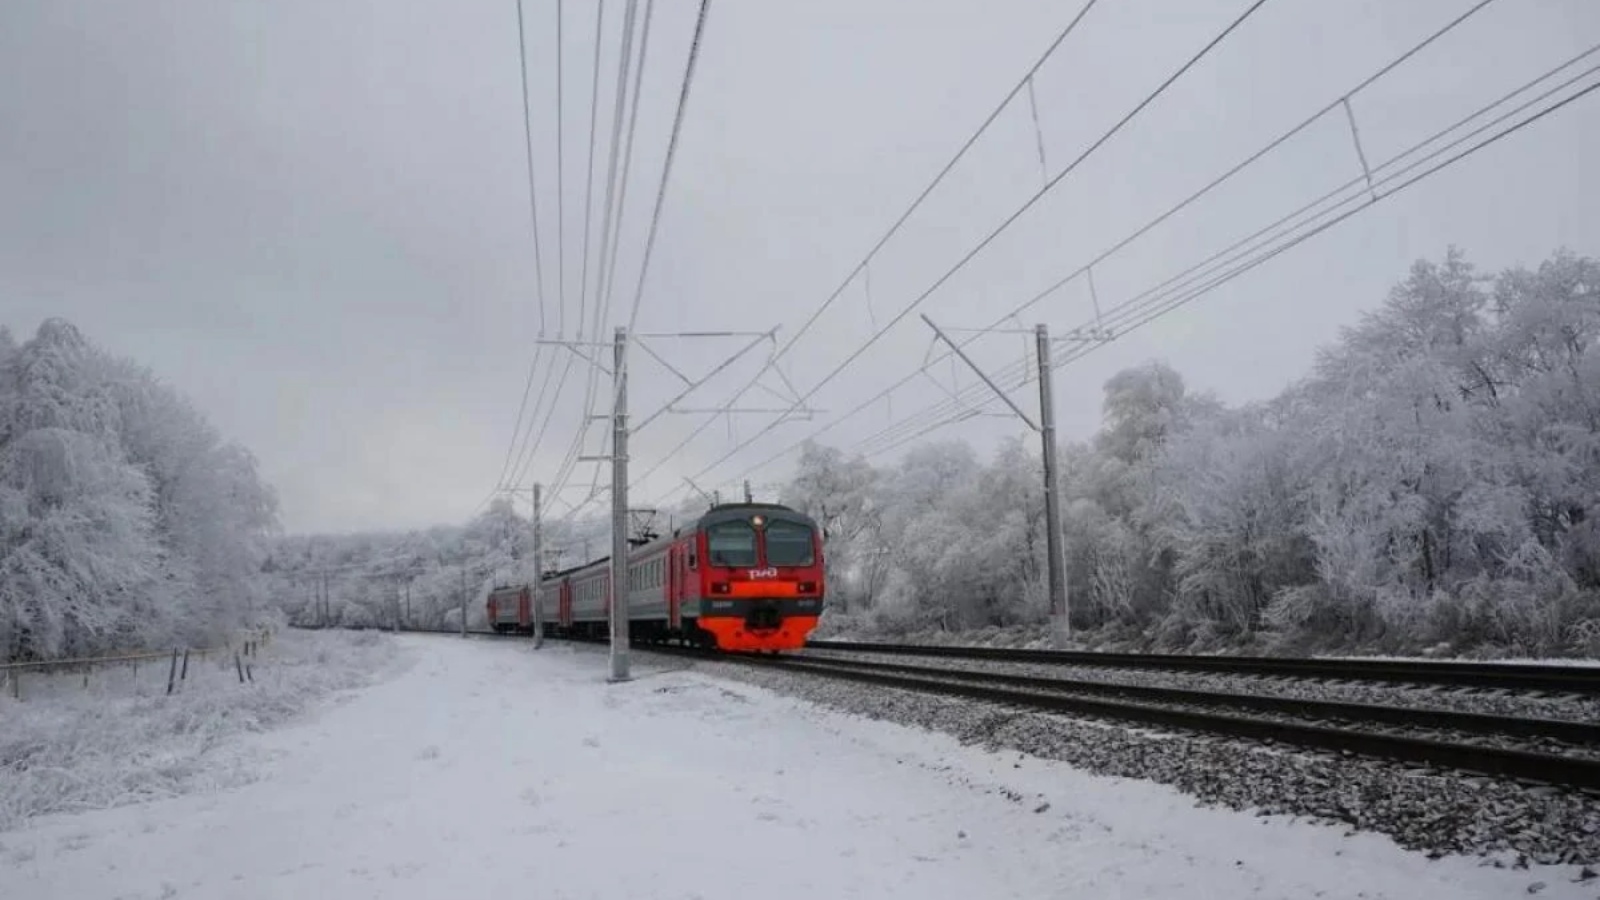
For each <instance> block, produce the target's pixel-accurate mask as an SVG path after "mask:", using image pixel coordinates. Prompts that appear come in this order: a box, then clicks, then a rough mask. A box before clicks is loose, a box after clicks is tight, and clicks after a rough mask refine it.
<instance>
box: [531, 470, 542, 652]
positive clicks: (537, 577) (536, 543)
mask: <svg viewBox="0 0 1600 900" xmlns="http://www.w3.org/2000/svg"><path fill="white" fill-rule="evenodd" d="M543 496H544V495H543V486H542V485H540V484H538V483H535V484H534V486H533V646H534V649H538V648H540V647H543V646H544V610H543V609H541V606H542V604H541V603H540V602H539V583H540V582H541V581H543V580H544V546H543V542H542V541H541V540H540V534H539V514H540V509H539V507H540V506H541V505H542V503H541V501H542V500H543Z"/></svg>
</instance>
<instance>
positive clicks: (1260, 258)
mask: <svg viewBox="0 0 1600 900" xmlns="http://www.w3.org/2000/svg"><path fill="white" fill-rule="evenodd" d="M1595 53H1600V44H1597V45H1595V46H1593V47H1591V48H1590V49H1588V50H1586V51H1584V52H1583V53H1581V54H1579V55H1578V56H1576V57H1574V58H1572V59H1571V60H1568V61H1567V62H1565V63H1562V64H1561V65H1560V66H1558V67H1556V68H1555V69H1552V70H1550V71H1549V72H1547V73H1545V74H1544V75H1541V76H1540V77H1539V78H1537V79H1535V80H1534V81H1532V82H1529V83H1528V84H1526V85H1524V86H1522V87H1520V88H1518V89H1517V90H1515V91H1513V92H1512V93H1511V94H1508V95H1506V96H1504V97H1502V98H1500V99H1498V100H1496V101H1494V102H1493V103H1490V104H1488V105H1486V106H1484V107H1481V108H1479V109H1478V110H1476V111H1475V112H1473V113H1472V114H1471V115H1469V116H1467V117H1466V118H1464V119H1461V120H1459V121H1457V122H1456V123H1454V124H1452V125H1451V126H1449V127H1448V128H1446V129H1443V130H1441V131H1439V132H1436V133H1434V134H1433V135H1431V136H1429V137H1428V138H1426V139H1424V140H1423V141H1421V142H1418V143H1417V144H1414V145H1412V146H1411V147H1409V148H1407V149H1406V150H1404V151H1402V152H1401V153H1399V154H1397V155H1395V156H1394V157H1391V158H1390V159H1389V160H1387V161H1385V162H1384V163H1382V164H1380V165H1379V166H1377V167H1374V168H1373V169H1372V176H1373V177H1372V179H1371V180H1370V182H1369V179H1368V177H1367V176H1366V175H1363V176H1359V177H1357V178H1354V179H1351V180H1350V181H1348V182H1346V183H1345V184H1343V185H1341V186H1340V187H1339V188H1336V189H1335V190H1334V191H1331V192H1329V193H1328V194H1325V195H1323V197H1321V198H1318V199H1317V200H1315V201H1312V203H1310V204H1307V205H1306V206H1304V207H1301V208H1300V209H1299V210H1296V211H1295V212H1294V213H1291V214H1289V215H1288V216H1285V217H1283V218H1280V219H1279V220H1278V221H1277V222H1274V223H1273V224H1272V225H1269V226H1267V227H1266V228H1264V229H1261V230H1258V231H1257V232H1255V233H1253V234H1252V235H1250V236H1248V237H1246V238H1244V239H1241V240H1240V241H1237V242H1235V243H1234V244H1233V245H1231V246H1230V247H1228V248H1226V249H1224V250H1223V251H1220V252H1219V253H1216V254H1213V255H1212V256H1211V257H1208V258H1207V259H1206V260H1202V261H1201V262H1200V263H1197V264H1196V265H1194V266H1192V267H1190V268H1189V269H1188V270H1185V271H1184V272H1183V273H1180V274H1179V275H1177V276H1174V277H1173V278H1169V279H1168V280H1167V281H1165V282H1163V283H1162V284H1160V285H1157V286H1156V287H1155V288H1152V289H1150V290H1147V291H1145V292H1143V293H1141V294H1138V295H1136V296H1134V297H1132V298H1130V299H1129V300H1128V301H1125V302H1124V303H1122V304H1119V305H1118V306H1116V307H1113V310H1112V312H1111V313H1110V314H1108V315H1107V316H1106V320H1107V321H1110V322H1111V323H1112V327H1114V328H1119V329H1120V331H1119V334H1126V333H1127V332H1129V331H1132V330H1134V329H1136V328H1139V327H1142V326H1143V325H1146V324H1149V323H1150V322H1153V321H1155V320H1156V319H1158V318H1160V317H1161V316H1163V315H1166V314H1167V313H1170V312H1172V311H1173V310H1175V309H1178V308H1179V307H1181V306H1184V305H1187V304H1188V303H1190V302H1192V301H1194V300H1195V299H1198V298H1199V297H1201V296H1204V295H1205V294H1207V293H1209V292H1211V291H1212V290H1214V289H1216V288H1217V287H1220V286H1221V285H1223V284H1226V283H1228V282H1229V281H1232V280H1233V279H1234V278H1237V277H1238V276H1240V275H1242V274H1244V273H1246V272H1248V271H1251V270H1252V269H1254V268H1256V267H1257V266H1259V265H1261V264H1263V263H1265V262H1267V261H1269V260H1271V259H1274V258H1276V257H1277V256H1278V255H1279V254H1281V253H1284V252H1286V251H1288V250H1290V249H1292V248H1294V247H1296V246H1298V245H1300V244H1301V243H1304V242H1305V241H1307V240H1309V239H1310V238H1312V237H1314V236H1316V235H1318V234H1321V233H1322V232H1324V231H1327V230H1328V229H1330V228H1332V227H1334V226H1335V225H1338V224H1340V223H1341V222H1344V221H1345V220H1347V219H1349V218H1351V217H1353V216H1355V215H1356V214H1358V213H1360V212H1362V211H1364V210H1366V209H1369V208H1371V207H1372V206H1374V205H1376V204H1377V203H1379V202H1380V201H1382V200H1384V199H1387V198H1388V197H1390V196H1392V195H1394V194H1396V193H1399V192H1400V191H1403V190H1405V189H1406V188H1408V187H1411V186H1412V185H1414V184H1416V183H1418V182H1420V181H1422V180H1423V179H1425V178H1427V177H1429V176H1431V175H1433V174H1435V173H1437V172H1440V171H1442V170H1443V169H1445V168H1448V167H1449V166H1451V165H1453V164H1455V163H1457V162H1459V161H1461V160H1463V159H1465V158H1467V157H1468V156H1470V155H1472V154H1473V153H1476V152H1477V151H1479V150H1481V149H1483V148H1485V147H1487V146H1489V145H1491V144H1493V143H1495V142H1496V141H1499V140H1500V139H1502V138H1504V137H1506V136H1508V135H1510V134H1512V133H1514V132H1516V131H1518V130H1520V129H1522V128H1524V127H1527V126H1528V125H1530V124H1532V123H1533V122H1536V121H1538V120H1540V119H1542V118H1544V117H1545V116H1547V115H1549V114H1551V113H1553V112H1555V111H1557V110H1559V109H1561V108H1563V107H1565V106H1567V105H1568V104H1570V103H1573V102H1575V101H1577V100H1578V99H1580V98H1582V97H1584V96H1587V95H1588V94H1590V93H1591V92H1593V91H1595V90H1596V89H1600V80H1597V81H1595V82H1594V83H1592V84H1589V85H1588V86H1586V87H1584V88H1582V89H1581V90H1579V91H1577V92H1575V93H1572V94H1571V95H1570V96H1567V97H1565V98H1562V99H1561V100H1559V101H1556V102H1554V103H1551V104H1549V105H1548V106H1546V107H1545V108H1543V109H1540V110H1538V111H1537V112H1535V113H1532V114H1531V115H1528V116H1526V117H1525V118H1523V119H1521V120H1519V121H1517V122H1514V123H1513V124H1511V125H1509V126H1506V127H1505V128H1502V129H1500V130H1499V131H1496V132H1494V133H1493V134H1491V135H1490V136H1489V137H1486V138H1484V139H1482V140H1480V141H1478V142H1477V143H1474V144H1472V145H1471V146H1469V147H1467V148H1466V149H1464V150H1460V151H1459V152H1457V153H1455V154H1454V155H1451V156H1449V157H1448V158H1445V159H1443V160H1442V161H1439V162H1436V163H1435V160H1440V158H1441V157H1444V156H1445V155H1446V154H1449V153H1450V152H1451V151H1452V150H1455V149H1456V148H1458V147H1461V146H1462V145H1463V144H1466V143H1467V142H1469V141H1471V140H1472V139H1474V138H1476V137H1478V136H1480V135H1482V134H1484V133H1485V132H1487V131H1489V130H1490V129H1493V128H1494V127H1495V126H1498V125H1500V124H1502V123H1504V122H1506V121H1507V120H1509V119H1511V118H1513V117H1515V116H1517V115H1519V114H1521V113H1523V112H1526V111H1527V110H1528V109H1530V108H1532V107H1534V106H1536V105H1537V104H1539V103H1541V102H1543V101H1544V100H1547V99H1549V98H1550V97H1552V96H1554V95H1556V94H1558V93H1560V92H1561V91H1563V90H1566V89H1568V88H1570V87H1572V86H1573V85H1575V84H1578V83H1579V82H1581V81H1583V80H1584V79H1586V78H1590V77H1591V76H1594V75H1596V74H1600V66H1593V67H1591V68H1589V69H1587V70H1585V71H1583V72H1581V73H1579V74H1578V75H1575V76H1573V77H1571V78H1568V79H1567V80H1566V81H1564V82H1562V83H1560V84H1558V85H1556V86H1555V87H1552V88H1550V89H1548V90H1546V91H1545V92H1544V93H1542V94H1540V95H1538V96H1536V97H1534V98H1532V99H1530V100H1527V101H1525V102H1524V103H1522V104H1520V105H1519V106H1517V107H1515V108H1513V109H1511V110H1508V111H1506V112H1504V113H1502V114H1500V115H1499V116H1496V117H1495V118H1493V119H1491V120H1490V121H1488V122H1485V123H1483V124H1482V125H1480V126H1478V127H1477V128H1475V129H1473V130H1471V131H1469V132H1467V133H1466V134H1463V135H1461V136H1459V137H1457V138H1455V139H1454V140H1452V141H1450V142H1448V143H1446V144H1444V145H1443V146H1440V147H1437V148H1435V149H1433V150H1432V151H1430V152H1428V153H1427V154H1426V155H1424V156H1422V157H1420V158H1418V159H1416V160H1413V161H1411V162H1410V163H1408V164H1406V165H1405V166H1403V167H1401V168H1399V169H1398V170H1397V171H1394V172H1392V173H1388V174H1381V173H1384V172H1385V171H1386V170H1388V169H1389V168H1392V167H1394V166H1396V165H1398V164H1399V163H1400V162H1401V161H1402V160H1404V159H1406V158H1407V157H1410V156H1412V155H1414V154H1416V153H1418V152H1419V151H1420V150H1421V149H1423V148H1425V147H1426V146H1428V145H1429V144H1432V143H1434V142H1436V141H1438V140H1439V139H1441V138H1442V137H1444V136H1446V135H1448V134H1449V133H1451V132H1454V131H1456V130H1458V129H1460V128H1462V127H1464V126H1465V125H1466V124H1468V123H1470V122H1471V121H1473V120H1474V119H1477V118H1479V117H1480V116H1482V115H1484V114H1485V113H1487V112H1489V111H1491V110H1493V109H1494V108H1495V107H1498V106H1500V105H1502V104H1504V103H1506V102H1507V101H1508V100H1510V99H1512V98H1514V97H1516V96H1517V95H1519V94H1522V93H1526V92H1527V91H1528V90H1531V89H1532V88H1533V87H1536V86H1537V85H1538V84H1540V83H1542V82H1544V81H1548V80H1549V79H1550V78H1552V77H1553V76H1554V75H1556V74H1558V73H1559V72H1560V71H1562V70H1564V69H1567V68H1570V67H1572V66H1573V65H1575V64H1576V63H1577V62H1579V61H1581V60H1582V59H1584V58H1587V57H1589V56H1591V55H1593V54H1595ZM1430 163H1434V164H1433V165H1431V166H1429V164H1430ZM1424 166H1427V168H1425V169H1423V170H1422V171H1421V172H1417V174H1414V175H1412V174H1411V173H1413V172H1416V170H1418V169H1421V168H1422V167H1424ZM1407 175H1410V176H1411V177H1409V178H1407V177H1406V176H1407ZM1391 184H1392V185H1393V186H1392V187H1389V185H1391ZM1386 187H1387V188H1388V189H1387V190H1381V189H1383V188H1386ZM1352 189H1354V193H1352V194H1351V196H1348V197H1346V198H1345V199H1343V200H1341V201H1339V202H1338V203H1337V204H1334V205H1333V206H1332V207H1329V208H1327V209H1325V210H1322V211H1321V212H1319V213H1317V215H1316V216H1313V217H1312V218H1310V219H1306V220H1305V221H1302V222H1298V223H1294V222H1292V220H1294V219H1297V218H1300V217H1301V216H1302V215H1303V214H1304V213H1305V212H1306V211H1308V210H1310V209H1313V208H1314V207H1317V206H1320V205H1322V204H1324V203H1326V202H1327V201H1328V200H1330V199H1332V198H1333V197H1335V196H1337V195H1338V194H1340V193H1344V192H1349V191H1351V190H1352ZM1380 190H1381V192H1380ZM1352 204H1354V205H1353V206H1352ZM1346 207H1350V208H1348V209H1346ZM1341 210H1342V211H1341ZM1319 220H1320V221H1319ZM1285 224H1288V225H1289V227H1288V228H1287V229H1283V228H1280V226H1283V225H1285ZM1274 231H1276V232H1278V233H1277V234H1274V235H1269V239H1268V240H1259V239H1260V238H1261V237H1262V236H1263V235H1267V234H1268V233H1269V232H1274ZM1296 231H1299V232H1300V233H1298V234H1296ZM1274 241H1281V242H1279V243H1277V244H1276V245H1275V246H1274V245H1273V242H1274ZM1098 346H1100V343H1090V344H1080V345H1078V346H1076V347H1074V348H1072V349H1071V350H1069V351H1068V353H1067V354H1065V355H1064V356H1062V357H1060V358H1059V360H1058V361H1056V362H1054V363H1053V366H1052V367H1053V368H1060V367H1061V366H1063V365H1066V364H1068V363H1071V362H1074V361H1076V360H1078V359H1081V358H1083V357H1084V356H1087V355H1088V354H1090V353H1092V352H1093V351H1094V350H1095V349H1097V348H1098ZM997 380H1000V379H997ZM1012 380H1013V382H1014V381H1015V379H1014V378H1013V379H1012ZM1012 386H1013V387H1014V386H1016V385H1015V384H1013V385H1012ZM952 421H955V419H953V418H950V417H948V416H946V417H944V418H937V417H935V419H934V421H933V422H932V424H931V425H929V426H928V427H926V428H922V429H920V430H919V431H918V432H917V433H916V434H913V435H911V436H910V437H901V438H899V439H897V440H893V441H890V442H888V443H881V442H880V443H879V444H878V445H877V446H876V448H875V449H873V450H871V451H870V452H869V453H868V454H867V455H869V456H870V455H877V454H880V453H883V452H887V451H889V450H892V449H894V448H895V447H898V446H901V445H903V444H905V443H908V442H909V441H910V440H914V439H915V438H916V437H918V436H921V435H922V434H926V433H927V432H928V431H931V430H933V429H934V428H938V427H942V426H943V425H947V424H950V423H951V422H952ZM880 434H881V433H880ZM868 440H869V441H872V440H873V439H872V438H869V439H868Z"/></svg>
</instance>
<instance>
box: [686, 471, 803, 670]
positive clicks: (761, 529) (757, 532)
mask: <svg viewBox="0 0 1600 900" xmlns="http://www.w3.org/2000/svg"><path fill="white" fill-rule="evenodd" d="M693 540H694V542H695V543H696V544H698V545H699V546H698V547H696V548H695V549H696V550H697V551H698V553H697V554H696V555H698V556H699V557H700V559H701V560H703V565H699V566H695V565H694V563H693V561H692V558H691V565H690V568H691V569H695V568H698V572H697V574H698V575H699V577H698V578H696V579H693V580H694V581H697V582H698V584H697V585H696V587H698V588H699V591H698V593H699V597H698V598H696V599H697V600H698V604H697V605H698V609H696V610H695V612H696V623H695V624H696V627H697V629H698V630H699V631H700V632H703V633H704V634H705V635H706V636H708V637H709V641H708V642H709V643H712V644H714V645H715V646H716V647H717V648H718V649H721V650H735V651H752V650H773V651H775V650H797V649H799V648H801V647H804V646H805V642H806V637H807V635H809V634H810V633H811V631H812V630H813V629H815V628H816V627H817V618H818V617H819V616H821V615H822V602H823V595H824V587H825V583H824V580H823V565H822V539H821V535H820V534H819V532H818V529H817V526H816V523H815V522H814V521H813V520H812V519H811V517H809V516H807V515H805V514H804V513H801V512H798V511H796V510H794V509H791V508H789V507H786V506H779V505H776V504H754V503H745V504H728V505H725V506H719V507H714V508H712V509H711V510H710V511H708V512H707V513H706V514H705V515H703V516H701V517H700V519H699V521H698V522H697V523H696V524H695V528H694V533H693ZM685 599H688V598H685Z"/></svg>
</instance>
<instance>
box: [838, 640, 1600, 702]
mask: <svg viewBox="0 0 1600 900" xmlns="http://www.w3.org/2000/svg"><path fill="white" fill-rule="evenodd" d="M806 649H808V650H822V651H828V652H838V653H853V654H867V653H870V654H886V655H897V656H924V657H945V658H954V659H973V660H989V661H993V662H1014V663H1033V664H1045V665H1062V666H1094V667H1100V668H1112V669H1150V670H1165V671H1179V672H1184V671H1187V672H1215V673H1219V674H1226V675H1258V676H1264V677H1279V678H1304V679H1323V680H1332V681H1364V682H1385V683H1391V684H1417V685H1441V686H1447V687H1454V688H1488V689H1502V690H1514V691H1547V692H1552V693H1566V694H1576V695H1580V696H1591V697H1600V666H1560V665H1533V664H1522V663H1474V662H1426V661H1421V660H1375V659H1326V658H1324V659H1300V658H1290V657H1274V656H1200V655H1191V654H1160V653H1099V652H1092V651H1073V650H1024V649H1016V648H1009V647H941V646H933V645H927V644H880V643H859V642H853V641H810V642H808V643H807V644H806Z"/></svg>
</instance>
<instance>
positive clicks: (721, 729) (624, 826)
mask: <svg viewBox="0 0 1600 900" xmlns="http://www.w3.org/2000/svg"><path fill="white" fill-rule="evenodd" d="M382 641H384V642H386V643H387V642H394V643H396V644H398V645H399V646H400V647H401V648H402V649H403V650H404V651H405V654H406V656H407V657H409V658H410V659H412V660H414V661H415V664H414V665H412V666H410V668H408V669H407V670H406V671H404V673H403V674H400V675H398V676H396V677H394V678H392V679H391V680H388V681H386V682H384V683H381V684H378V685H376V686H374V687H371V688H368V689H365V690H363V691H362V692H360V693H359V694H357V695H356V696H354V697H353V698H352V699H350V700H349V701H348V702H346V703H343V704H340V705H338V706H333V707H328V708H324V709H322V710H321V711H319V712H317V713H315V714H313V715H312V716H309V717H307V718H306V719H305V720H304V721H300V722H298V723H296V724H292V725H288V726H285V727H282V728H281V729H279V730H276V731H271V732H267V733H262V734H248V735H242V736H239V737H237V738H234V739H233V740H234V741H235V742H236V744H237V745H238V749H239V752H245V751H248V752H249V753H251V754H252V756H253V758H257V759H259V760H260V766H261V768H260V771H259V772H258V775H259V776H260V777H259V779H258V780H256V781H255V782H253V783H250V784H246V785H243V786H237V787H233V788H228V789H222V790H214V791H207V792H202V793H197V794H194V795H191V796H185V797H177V798H172V799H165V800H158V801H153V802H148V803H143V804H138V805H129V806H122V807H119V808H115V809H106V810H99V811H93V812H85V813H78V814H52V815H48V816H42V817H39V818H36V819H34V820H32V821H31V822H29V823H27V824H26V825H24V826H22V827H20V828H17V829H15V830H13V831H9V832H0V897H5V898H13V897H16V898H55V897H61V898H67V897H71V898H100V897H105V898H111V897H123V898H130V900H131V898H157V897H193V898H200V897H226V898H250V897H283V898H299V897H338V898H341V900H343V898H355V897H384V898H400V900H404V898H412V897H416V898H423V897H427V898H434V897H471V898H484V897H499V896H532V897H539V898H552V900H553V898H579V897H605V898H612V897H614V898H700V900H712V898H739V900H749V898H751V897H761V898H763V900H784V898H790V897H794V898H802V897H803V898H806V900H814V898H817V897H828V898H833V897H874V898H876V897H916V898H936V897H960V898H972V897H983V898H996V897H1028V898H1042V897H1155V898H1159V897H1174V898H1180V897H1181V898H1184V900H1191V898H1194V897H1196V896H1201V897H1218V898H1233V897H1283V898H1311V897H1325V898H1344V897H1348V898H1356V897H1361V898H1367V900H1378V898H1384V897H1393V898H1415V897H1450V898H1475V897H1484V898H1487V897H1510V896H1526V895H1527V894H1528V893H1529V892H1530V890H1534V891H1536V892H1537V893H1538V894H1539V896H1541V897H1557V898H1568V897H1574V898H1575V897H1583V898H1585V900H1589V898H1592V897H1593V896H1594V895H1595V893H1596V888H1595V886H1594V883H1593V882H1590V883H1588V884H1574V883H1571V882H1570V880H1569V879H1571V878H1572V876H1573V874H1574V873H1573V872H1572V870H1570V869H1567V868H1562V869H1547V870H1532V871H1517V870H1507V869H1495V868H1490V867H1486V866H1481V865H1479V864H1477V863H1475V862H1474V861H1472V860H1469V859H1463V858H1445V859H1441V860H1436V861H1429V860H1427V859H1426V858H1425V857H1423V856H1422V855H1421V854H1416V853H1407V852H1404V851H1401V850H1399V849H1398V848H1396V847H1395V846H1394V845H1393V844H1392V843H1390V842H1389V841H1388V840H1387V839H1384V838H1380V837H1375V836H1371V835H1359V836H1355V837H1346V836H1345V835H1344V833H1343V832H1342V831H1341V830H1339V829H1335V828H1329V827H1325V826H1318V825H1310V824H1305V823H1294V822H1288V821H1285V820H1282V819H1278V818H1258V817H1254V816H1251V815H1248V814H1240V813H1235V812H1228V811H1224V810H1220V809H1210V808H1207V809H1202V808H1197V807H1195V806H1194V805H1193V802H1192V801H1191V800H1189V799H1188V798H1185V797H1184V796H1183V795H1181V794H1179V793H1177V792H1176V791H1174V790H1171V789H1169V788H1165V787H1162V786H1160V785H1155V784H1150V783H1145V782H1136V781H1126V780H1120V779H1105V778H1096V777H1091V776H1089V775H1086V774H1083V773H1081V772H1078V771H1076V770H1074V769H1071V768H1069V767H1067V766H1065V765H1062V764H1059V763H1053V762H1047V761H1043V760H1038V759H1035V758H1032V757H1026V756H1022V755H1019V754H1014V753H1012V754H1004V755H997V754H991V753H987V752H984V751H982V750H979V749H977V748H974V747H965V746H962V745H960V744H959V743H958V742H957V741H956V740H955V739H953V738H950V737H947V736H944V735H939V734H933V733H929V732H925V731H919V730H914V729H910V728H906V727H903V726H899V725H894V724H891V723H888V722H881V721H869V720H865V719H861V718H858V717H854V716H850V715H846V714H843V713H839V712H834V711H830V710H827V709H824V708H821V707H818V706H815V705H812V704H809V703H806V702H804V701H801V700H797V699H793V698H788V697H783V696H779V695H776V694H773V693H770V692H768V691H765V690H763V689H760V688H757V687H754V686H751V685H747V684H742V683H735V682H729V681H724V680H720V679H717V678H715V677H713V676H712V675H709V674H705V673H701V672H696V671H689V670H686V669H684V668H682V667H680V666H676V665H675V664H673V663H671V662H663V661H661V660H660V658H651V657H644V656H641V657H639V658H637V659H636V660H635V668H634V672H635V676H636V678H635V680H633V681H631V682H628V683H625V684H607V683H605V681H604V674H605V670H606V669H605V655H604V651H603V649H599V648H590V647H574V646H571V645H563V644H559V643H557V644H552V645H550V646H548V647H547V648H546V649H545V650H543V651H538V652H534V651H532V650H531V649H530V648H529V647H528V645H527V644H526V643H523V642H511V641H504V642H499V641H483V640H461V639H459V638H450V637H439V636H404V637H400V638H393V637H387V636H386V637H383V638H382ZM1535 885H1538V887H1537V888H1535V887H1534V886H1535Z"/></svg>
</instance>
